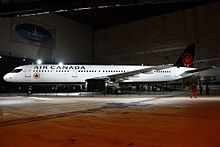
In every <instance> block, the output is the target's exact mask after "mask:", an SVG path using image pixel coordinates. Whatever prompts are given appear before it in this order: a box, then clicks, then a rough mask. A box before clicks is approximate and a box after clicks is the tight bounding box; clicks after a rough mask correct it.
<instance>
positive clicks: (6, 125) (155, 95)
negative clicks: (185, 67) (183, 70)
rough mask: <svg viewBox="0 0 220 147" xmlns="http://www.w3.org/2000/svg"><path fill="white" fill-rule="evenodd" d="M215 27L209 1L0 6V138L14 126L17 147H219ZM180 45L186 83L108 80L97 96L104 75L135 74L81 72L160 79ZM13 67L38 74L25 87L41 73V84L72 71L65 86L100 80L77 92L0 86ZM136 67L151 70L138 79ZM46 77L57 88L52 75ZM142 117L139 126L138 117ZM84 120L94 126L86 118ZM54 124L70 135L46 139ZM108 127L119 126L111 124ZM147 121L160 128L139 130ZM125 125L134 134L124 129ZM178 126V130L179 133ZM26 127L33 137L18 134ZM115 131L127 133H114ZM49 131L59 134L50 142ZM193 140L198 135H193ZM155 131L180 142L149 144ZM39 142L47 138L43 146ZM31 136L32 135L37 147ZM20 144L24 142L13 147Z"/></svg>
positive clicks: (218, 18)
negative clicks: (187, 54) (189, 53)
mask: <svg viewBox="0 0 220 147" xmlns="http://www.w3.org/2000/svg"><path fill="white" fill-rule="evenodd" d="M219 26H220V3H219V1H217V0H210V1H205V0H154V1H152V0H113V1H101V0H100V1H99V0H96V1H87V0H81V1H71V0H64V1H59V0H53V1H51V0H44V1H43V0H1V1H0V32H1V36H0V42H1V43H0V67H1V68H0V84H1V87H0V130H1V131H3V132H8V131H9V132H10V131H11V132H13V133H14V134H18V132H19V129H17V127H18V126H20V125H21V126H22V129H21V130H22V131H24V134H25V135H24V136H19V135H18V137H17V140H18V144H19V146H39V145H44V146H56V145H58V146H68V145H71V144H74V145H76V146H77V145H78V146H112V145H114V146H125V145H127V146H133V145H136V146H201V145H205V146H219V145H220V143H219V140H218V132H219V130H220V127H219V126H218V125H217V124H218V122H219V120H220V118H219V115H218V114H219V113H218V110H219V104H220V103H219V100H220V99H219V91H220V70H219V66H220V53H219V47H220V40H219V38H220V36H219V35H220V27H219ZM189 44H195V57H193V59H194V61H193V66H194V67H195V68H196V70H195V74H193V75H192V72H188V74H189V75H190V76H187V77H184V78H181V79H179V80H172V81H166V82H154V81H151V82H143V81H142V82H140V81H138V82H137V81H136V82H120V81H119V82H117V80H118V79H114V80H113V81H110V82H108V87H107V86H106V81H109V80H110V78H111V77H115V75H113V73H117V76H119V79H120V80H121V78H123V80H124V81H126V80H128V81H129V80H130V79H129V77H130V76H134V77H136V78H137V77H138V76H140V75H138V74H137V72H134V71H129V70H127V69H126V70H125V69H113V70H110V69H108V68H105V67H104V68H103V69H88V67H90V66H93V65H96V66H97V67H98V66H99V67H100V66H103V65H106V66H110V67H117V66H119V65H123V66H124V65H132V66H140V67H139V69H136V70H137V71H138V72H139V73H140V74H142V73H147V74H152V73H154V72H156V73H161V74H162V73H167V74H168V73H170V71H167V70H165V71H163V70H164V69H167V68H168V67H167V66H170V64H174V65H175V63H176V62H177V61H179V60H178V59H179V58H178V57H179V56H180V55H181V54H182V53H184V52H183V51H184V49H185V48H186V47H187V46H188V45H189ZM182 60H183V59H182ZM40 62H42V63H40ZM23 65H29V66H33V67H34V68H33V70H34V72H36V70H37V72H38V71H39V70H40V72H39V73H40V74H39V73H34V74H32V73H31V72H30V73H31V74H30V77H32V76H33V78H35V79H39V77H40V76H42V75H43V73H47V74H50V75H51V76H50V77H53V76H52V74H55V73H56V72H59V73H63V75H66V76H67V72H69V71H70V70H71V71H75V70H76V71H77V73H76V72H72V73H71V77H72V78H75V77H76V76H78V75H80V74H85V73H89V74H94V75H98V74H100V73H101V72H103V73H105V74H103V75H104V76H99V78H98V79H97V78H96V79H95V80H94V79H93V78H92V79H87V80H86V81H85V83H84V84H82V83H80V82H76V83H71V84H69V83H68V80H66V81H67V82H65V83H63V82H53V83H51V82H45V83H40V82H36V83H23V82H6V80H4V79H3V77H4V76H5V75H6V74H7V73H10V72H12V71H13V69H15V70H14V72H17V71H18V70H19V69H17V68H16V67H19V66H23ZM47 65H49V66H47ZM145 65H150V66H153V67H150V68H149V69H150V70H146V69H145V68H142V67H144V66H145ZM161 65H162V67H161ZM172 66H173V65H172ZM178 68H179V67H178ZM16 69H17V71H16ZM19 72H20V71H19ZM107 72H109V73H112V75H113V76H111V77H110V76H109V75H107V74H106V73H107ZM25 74H26V73H25ZM63 75H62V76H63ZM158 75H159V74H158ZM158 75H157V76H158ZM25 76H27V77H28V76H29V75H28V74H27V75H25ZM62 76H61V77H62ZM124 76H127V77H124ZM63 77H64V76H63ZM109 77H110V78H109ZM55 78H56V79H58V77H57V76H56V75H55ZM156 78H159V76H158V77H156ZM88 83H89V84H88ZM193 83H194V84H196V85H197V89H198V90H197V93H198V94H197V96H198V99H196V100H195V101H194V99H193V101H189V99H188V97H190V94H189V92H191V87H193V86H192V85H193ZM99 85H100V86H99ZM118 90H120V91H118ZM121 90H122V91H123V93H122V94H121ZM112 91H115V92H117V93H116V94H115V93H112ZM109 92H110V93H109ZM119 92H120V93H119ZM118 94H120V95H118ZM200 98H201V99H200ZM186 108H188V109H186ZM202 108H205V109H204V110H207V114H206V115H205V114H203V113H201V111H203V109H202ZM145 109H146V110H145ZM42 110H43V111H42ZM193 110H196V112H197V113H198V116H197V115H196V114H195V113H194V112H193ZM171 111H172V113H171ZM90 113H91V114H92V115H90ZM114 113H115V115H113V114H114ZM108 114H109V115H108ZM127 114H128V115H127ZM145 114H147V115H149V117H146V118H145V117H144V116H145ZM181 114H182V115H181ZM93 115H94V116H95V118H97V122H95V121H94V120H95V119H94V120H93V119H92V116H93ZM125 115H126V116H125ZM78 116H79V117H78ZM87 116H88V118H86V117H87ZM101 116H103V117H101ZM122 116H125V117H126V119H128V120H129V121H130V123H128V124H127V125H126V124H124V123H126V120H125V119H124V118H123V117H122ZM151 116H152V117H153V118H154V119H152V118H151ZM158 116H161V117H158ZM162 116H164V117H162ZM170 116H173V117H174V118H170ZM116 117H119V118H118V119H115V118H116ZM206 117H208V118H209V120H206V119H205V118H206ZM67 118H68V119H70V121H68V122H67V123H65V122H64V121H63V120H64V119H67ZM134 118H138V119H135V120H134ZM74 119H76V120H74ZM166 119H170V122H167V121H166ZM157 120H161V121H162V123H161V124H160V123H158V121H157ZM179 120H183V121H179ZM191 120H192V121H194V122H200V124H201V126H199V128H197V129H198V130H196V129H195V125H196V124H194V123H189V122H190V121H191ZM201 120H203V121H204V122H202V123H201ZM56 121H57V122H58V123H59V124H60V125H61V126H65V125H67V126H68V127H67V128H66V130H69V131H70V133H65V129H63V128H62V127H61V128H60V127H58V128H57V132H56V131H55V132H54V134H56V136H53V135H52V134H53V131H52V132H51V131H50V130H42V128H43V127H44V125H48V124H52V126H54V127H57V125H56V124H55V122H56ZM117 121H118V122H121V123H122V124H124V125H122V124H120V123H119V124H116V123H115V122H117ZM215 121H216V122H215ZM79 122H83V123H82V124H80V123H79ZM109 122H110V123H109ZM150 122H152V123H156V124H157V123H158V125H159V126H160V127H159V126H158V125H152V126H150V125H144V123H147V124H148V123H150ZM102 123H104V124H102ZM168 123H170V124H172V125H168ZM211 123H212V125H209V124H211ZM72 124H74V125H75V126H80V127H84V128H85V129H82V130H80V129H78V128H77V127H75V126H74V125H72ZM101 124H102V125H101ZM129 124H131V125H130V126H132V127H134V128H135V129H129V128H130V127H129ZM187 124H188V126H189V128H188V129H186V128H185V127H186V126H187ZM215 124H216V125H215ZM31 125H33V129H34V130H36V132H38V131H39V129H40V130H41V131H39V132H38V133H35V134H32V135H30V136H28V135H27V134H28V133H30V130H28V129H26V130H25V129H24V128H26V127H27V126H31ZM99 125H100V128H99V127H97V126H99ZM164 125H165V126H166V125H168V129H164V128H163V126H164ZM48 126H49V125H48ZM88 126H90V127H91V128H89V127H88ZM140 126H142V127H140ZM172 126H174V127H176V128H178V129H180V130H182V133H180V132H179V131H178V130H175V128H173V127H172ZM102 127H103V128H105V129H103V128H102ZM108 127H112V128H113V130H114V131H115V132H117V135H114V133H113V132H111V130H109V129H107V128H108ZM204 128H210V129H206V130H204ZM120 129H122V130H123V131H124V132H127V133H123V131H122V132H120V131H118V130H120ZM142 129H143V130H142ZM86 130H91V131H92V133H91V132H90V133H89V132H88V131H86ZM100 130H101V131H100ZM189 130H195V132H192V133H191V134H190V135H196V136H197V137H196V138H195V140H196V141H195V140H194V141H195V142H193V139H192V138H189V137H187V131H189ZM25 131H26V132H25ZM59 131H60V132H62V133H63V134H64V135H63V136H59V134H58V132H59ZM71 131H76V134H72V132H71ZM203 131H206V133H207V134H206V135H205V136H201V135H199V134H201V132H203ZM86 132H87V133H86ZM146 132H151V134H152V135H150V136H149V135H148V134H147V133H146ZM157 132H159V133H157ZM165 132H171V133H173V134H176V135H177V134H179V135H182V136H183V137H182V138H181V137H180V138H178V137H176V139H177V141H172V139H170V138H169V137H165V138H164V139H162V140H161V142H160V141H158V140H157V138H158V137H159V138H161V136H164V135H165V134H166V133H165ZM43 133H45V134H46V135H42V134H43ZM82 134H83V135H82ZM100 134H103V136H102V135H100ZM4 135H5V136H4ZM47 135H48V136H51V135H52V138H50V139H48V138H47ZM74 135H75V136H74ZM176 135H170V137H174V136H176ZM33 136H40V137H39V139H40V142H37V141H36V138H34V137H33ZM143 136H144V137H143ZM206 137H207V138H213V141H212V142H211V141H209V140H208V139H206ZM0 138H1V139H0V142H3V146H14V145H15V144H13V143H12V142H11V141H10V139H13V140H14V139H16V138H13V137H10V134H9V133H3V135H1V136H0ZM24 139H28V140H29V141H28V142H26V143H25V142H22V140H24ZM145 139H146V142H145ZM52 140H55V142H53V141H52ZM86 140H89V141H90V142H91V144H88V141H86ZM210 144H211V145H210Z"/></svg>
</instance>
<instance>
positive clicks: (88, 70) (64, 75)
mask: <svg viewBox="0 0 220 147" xmlns="http://www.w3.org/2000/svg"><path fill="white" fill-rule="evenodd" d="M150 67H152V66H142V65H140V66H134V65H129V66H126V65H123V66H122V65H24V66H19V67H17V68H15V70H14V71H13V72H11V73H8V74H6V75H5V76H4V80H5V81H7V82H21V83H36V82H39V83H82V82H85V81H86V80H87V79H92V78H100V77H102V78H103V77H108V76H111V75H114V74H122V73H126V72H130V71H134V70H139V69H143V68H150ZM194 69H195V68H188V67H179V68H178V67H170V68H166V69H163V70H151V71H150V72H146V73H140V74H136V75H134V76H129V77H126V78H123V79H121V80H120V82H165V81H173V80H178V79H181V78H184V77H182V76H181V74H182V73H184V72H186V71H190V70H194Z"/></svg>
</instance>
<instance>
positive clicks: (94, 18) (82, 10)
mask: <svg viewBox="0 0 220 147" xmlns="http://www.w3.org/2000/svg"><path fill="white" fill-rule="evenodd" d="M215 1H217V0H209V1H207V0H92V1H91V0H74V1H73V0H62V1H61V0H0V17H2V18H4V17H27V16H34V15H47V14H49V13H57V14H59V15H62V16H65V17H68V18H70V19H73V20H75V21H78V22H81V23H84V24H86V25H89V26H91V27H92V28H93V29H94V30H97V29H101V28H106V27H110V26H113V25H118V24H122V23H126V22H129V21H134V20H137V19H141V18H145V17H151V16H156V15H160V14H164V13H168V12H172V11H176V10H181V9H187V8H192V7H195V6H199V5H203V4H208V3H212V2H215Z"/></svg>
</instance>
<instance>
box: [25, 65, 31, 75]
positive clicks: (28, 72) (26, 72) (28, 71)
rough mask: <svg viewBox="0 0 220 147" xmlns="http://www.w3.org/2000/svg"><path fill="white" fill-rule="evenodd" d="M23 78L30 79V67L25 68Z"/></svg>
mask: <svg viewBox="0 0 220 147" xmlns="http://www.w3.org/2000/svg"><path fill="white" fill-rule="evenodd" d="M25 77H31V68H30V67H27V68H26V71H25Z"/></svg>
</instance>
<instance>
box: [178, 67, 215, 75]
mask: <svg viewBox="0 0 220 147" xmlns="http://www.w3.org/2000/svg"><path fill="white" fill-rule="evenodd" d="M215 68H216V67H215V66H211V67H207V68H201V69H195V70H190V71H186V72H184V73H182V74H181V75H180V76H182V77H189V76H192V75H195V74H197V73H199V72H201V71H206V70H209V69H215Z"/></svg>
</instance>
